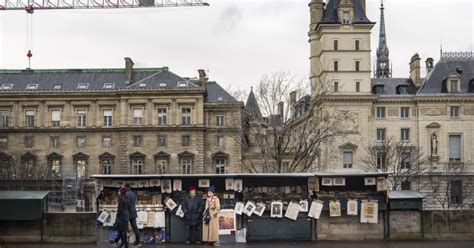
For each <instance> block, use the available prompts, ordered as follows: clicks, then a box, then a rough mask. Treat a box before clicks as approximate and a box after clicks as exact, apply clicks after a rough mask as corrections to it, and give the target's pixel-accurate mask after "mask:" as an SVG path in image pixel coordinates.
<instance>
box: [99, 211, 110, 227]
mask: <svg viewBox="0 0 474 248" xmlns="http://www.w3.org/2000/svg"><path fill="white" fill-rule="evenodd" d="M108 217H109V213H107V211H105V210H103V211H102V213H100V215H99V217H97V221H98V222H100V223H102V224H104V223H105V221H106V220H107V218H108Z"/></svg>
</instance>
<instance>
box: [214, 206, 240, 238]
mask: <svg viewBox="0 0 474 248" xmlns="http://www.w3.org/2000/svg"><path fill="white" fill-rule="evenodd" d="M218 216H219V234H221V235H229V234H231V233H232V232H234V231H235V230H236V222H235V213H234V210H233V209H221V211H219V215H218Z"/></svg>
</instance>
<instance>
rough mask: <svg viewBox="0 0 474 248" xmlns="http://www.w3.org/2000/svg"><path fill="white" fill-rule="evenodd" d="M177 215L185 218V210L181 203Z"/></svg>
mask: <svg viewBox="0 0 474 248" xmlns="http://www.w3.org/2000/svg"><path fill="white" fill-rule="evenodd" d="M176 216H178V217H180V218H184V212H183V209H182V208H181V205H179V207H178V210H176Z"/></svg>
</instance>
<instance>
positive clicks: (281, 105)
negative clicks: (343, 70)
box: [278, 102, 285, 120]
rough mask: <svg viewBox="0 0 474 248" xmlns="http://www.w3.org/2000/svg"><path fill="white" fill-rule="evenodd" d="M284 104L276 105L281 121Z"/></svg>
mask: <svg viewBox="0 0 474 248" xmlns="http://www.w3.org/2000/svg"><path fill="white" fill-rule="evenodd" d="M284 106H285V103H284V102H279V103H278V115H280V118H281V119H282V120H283V114H284V110H283V108H284Z"/></svg>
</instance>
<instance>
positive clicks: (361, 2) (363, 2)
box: [360, 0, 365, 11]
mask: <svg viewBox="0 0 474 248" xmlns="http://www.w3.org/2000/svg"><path fill="white" fill-rule="evenodd" d="M360 5H362V9H363V10H364V11H365V0H360Z"/></svg>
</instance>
